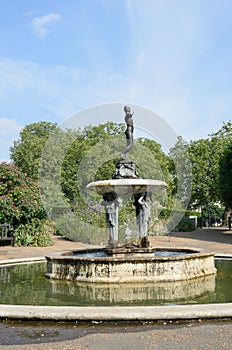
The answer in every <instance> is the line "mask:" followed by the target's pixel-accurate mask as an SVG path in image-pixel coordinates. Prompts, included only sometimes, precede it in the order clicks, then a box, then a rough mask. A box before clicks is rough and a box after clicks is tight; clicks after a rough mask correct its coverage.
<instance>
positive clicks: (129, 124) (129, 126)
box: [121, 106, 134, 159]
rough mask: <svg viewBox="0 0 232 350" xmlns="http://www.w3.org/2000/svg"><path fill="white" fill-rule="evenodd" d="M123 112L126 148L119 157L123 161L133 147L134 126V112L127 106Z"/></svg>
mask: <svg viewBox="0 0 232 350" xmlns="http://www.w3.org/2000/svg"><path fill="white" fill-rule="evenodd" d="M124 112H125V114H126V115H125V123H126V131H125V135H126V147H125V148H124V149H123V150H122V152H121V157H122V158H123V159H126V158H127V153H128V152H129V150H130V149H131V148H132V146H133V132H134V125H133V119H132V117H133V114H134V112H132V111H131V108H130V107H129V106H125V107H124Z"/></svg>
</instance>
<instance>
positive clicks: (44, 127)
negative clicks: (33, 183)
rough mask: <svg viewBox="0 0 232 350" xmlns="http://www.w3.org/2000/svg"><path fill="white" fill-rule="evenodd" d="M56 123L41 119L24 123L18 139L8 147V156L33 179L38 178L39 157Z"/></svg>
mask: <svg viewBox="0 0 232 350" xmlns="http://www.w3.org/2000/svg"><path fill="white" fill-rule="evenodd" d="M55 128H56V124H53V123H50V122H45V121H41V122H38V123H32V124H28V125H26V126H25V127H24V128H23V130H22V131H21V132H20V137H19V140H17V141H14V145H13V147H11V148H10V153H11V154H10V158H11V159H12V161H13V162H14V164H15V165H16V166H17V167H19V168H20V169H22V171H23V172H24V173H26V174H27V175H28V176H30V177H32V178H33V179H38V166H39V161H40V157H41V154H42V151H43V148H44V145H45V142H46V141H47V139H48V137H49V136H50V135H51V133H52V131H54V130H55Z"/></svg>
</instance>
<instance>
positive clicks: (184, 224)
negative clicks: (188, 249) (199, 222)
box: [176, 216, 195, 232]
mask: <svg viewBox="0 0 232 350" xmlns="http://www.w3.org/2000/svg"><path fill="white" fill-rule="evenodd" d="M176 230H177V231H180V232H191V231H194V230H195V226H194V222H193V220H191V219H190V218H189V217H188V216H183V218H182V219H181V221H180V222H179V224H178V226H177V227H176Z"/></svg>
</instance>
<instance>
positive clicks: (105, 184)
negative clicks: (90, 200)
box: [86, 179, 167, 196]
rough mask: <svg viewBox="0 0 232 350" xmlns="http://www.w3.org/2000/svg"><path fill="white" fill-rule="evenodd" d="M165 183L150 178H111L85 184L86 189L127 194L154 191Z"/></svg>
mask: <svg viewBox="0 0 232 350" xmlns="http://www.w3.org/2000/svg"><path fill="white" fill-rule="evenodd" d="M166 187H167V184H166V183H165V182H164V181H160V180H152V179H111V180H102V181H95V182H91V183H89V184H88V185H87V187H86V188H87V189H88V190H92V191H95V192H97V193H98V194H105V193H111V192H115V193H117V194H118V195H119V196H120V195H127V194H132V195H134V194H138V193H143V192H151V193H153V192H156V191H158V190H161V189H165V188H166Z"/></svg>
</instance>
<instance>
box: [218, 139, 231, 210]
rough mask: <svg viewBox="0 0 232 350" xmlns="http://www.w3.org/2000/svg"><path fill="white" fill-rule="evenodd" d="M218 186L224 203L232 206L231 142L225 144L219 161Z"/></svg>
mask: <svg viewBox="0 0 232 350" xmlns="http://www.w3.org/2000/svg"><path fill="white" fill-rule="evenodd" d="M219 186H220V190H221V197H222V200H223V202H224V204H225V205H226V207H228V208H232V143H230V144H229V145H228V146H227V148H226V149H225V151H224V153H223V154H222V157H221V159H220V162H219Z"/></svg>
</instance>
